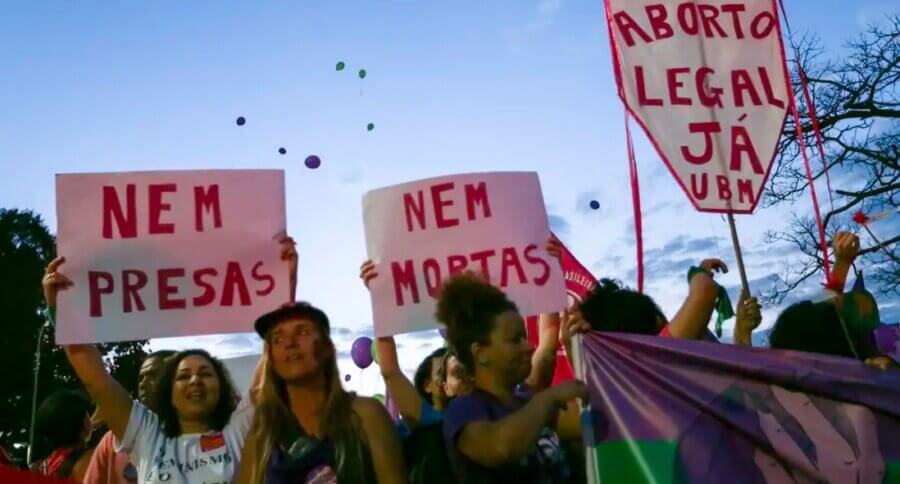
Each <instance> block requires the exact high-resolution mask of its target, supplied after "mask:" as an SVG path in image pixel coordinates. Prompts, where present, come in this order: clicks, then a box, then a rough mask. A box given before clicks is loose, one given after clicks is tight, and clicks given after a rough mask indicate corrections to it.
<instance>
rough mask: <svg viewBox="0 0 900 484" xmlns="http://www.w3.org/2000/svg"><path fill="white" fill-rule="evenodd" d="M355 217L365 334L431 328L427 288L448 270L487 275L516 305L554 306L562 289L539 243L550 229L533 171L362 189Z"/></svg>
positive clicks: (533, 309) (431, 294) (523, 308)
mask: <svg viewBox="0 0 900 484" xmlns="http://www.w3.org/2000/svg"><path fill="white" fill-rule="evenodd" d="M363 218H364V223H365V230H366V246H367V249H368V255H369V258H370V259H372V260H373V261H375V263H376V264H377V267H378V273H379V277H377V278H375V279H374V280H373V281H372V283H371V285H370V290H371V295H372V307H373V311H374V323H375V335H376V336H387V335H393V334H397V333H405V332H411V331H418V330H423V329H429V328H436V327H437V325H436V322H435V318H434V312H435V298H436V297H437V296H438V291H439V290H440V287H441V284H442V283H443V281H444V280H446V279H447V278H448V277H449V276H450V275H452V274H453V273H456V272H460V271H464V270H473V271H477V272H480V273H482V274H484V275H486V276H487V278H488V280H489V281H490V282H491V283H492V284H494V285H495V286H497V287H499V288H501V289H502V290H503V291H505V292H506V294H507V295H508V296H509V297H510V298H511V299H512V300H513V301H514V302H515V303H516V304H517V305H518V308H519V311H520V313H521V314H539V313H543V312H552V311H558V310H561V309H563V308H564V307H565V303H566V292H565V286H564V283H563V274H562V271H561V269H560V266H559V263H558V262H557V261H556V260H555V259H553V257H551V256H550V255H549V254H548V253H547V251H546V248H545V247H546V244H547V240H548V239H549V237H550V229H549V226H548V222H547V212H546V209H545V208H544V199H543V196H542V195H541V185H540V181H539V180H538V177H537V174H536V173H477V174H467V175H454V176H445V177H439V178H431V179H427V180H421V181H416V182H411V183H404V184H401V185H395V186H391V187H386V188H380V189H377V190H373V191H370V192H368V193H366V195H365V196H364V197H363Z"/></svg>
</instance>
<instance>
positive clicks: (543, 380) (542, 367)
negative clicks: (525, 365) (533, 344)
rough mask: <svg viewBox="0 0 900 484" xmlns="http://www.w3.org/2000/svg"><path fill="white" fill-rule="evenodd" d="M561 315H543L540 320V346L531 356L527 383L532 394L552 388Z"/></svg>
mask: <svg viewBox="0 0 900 484" xmlns="http://www.w3.org/2000/svg"><path fill="white" fill-rule="evenodd" d="M559 326H560V322H559V314H541V315H540V317H539V319H538V331H539V332H538V345H537V348H535V350H534V354H532V355H531V373H530V374H529V375H528V379H526V380H525V383H526V384H527V385H528V388H529V389H530V390H531V391H532V392H538V391H541V390H544V389H546V388H549V387H550V384H551V383H553V373H554V372H555V371H556V352H557V350H558V349H559Z"/></svg>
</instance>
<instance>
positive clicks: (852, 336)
mask: <svg viewBox="0 0 900 484" xmlns="http://www.w3.org/2000/svg"><path fill="white" fill-rule="evenodd" d="M851 341H852V346H851ZM861 342H862V338H861V337H860V335H859V334H858V332H857V331H855V330H854V328H852V327H850V326H845V325H844V324H843V323H842V322H841V318H840V317H839V315H838V311H837V308H836V307H835V305H834V303H832V302H830V301H824V302H819V303H813V302H811V301H802V302H799V303H796V304H793V305H791V306H789V307H788V308H787V309H785V310H784V311H783V312H782V313H781V314H780V315H779V316H778V320H777V321H775V326H773V328H772V333H771V335H770V336H769V346H771V347H772V348H775V349H784V350H794V351H805V352H808V353H821V354H826V355H833V356H844V357H848V358H862V357H864V355H862V354H859V352H860V344H861ZM854 350H856V354H854Z"/></svg>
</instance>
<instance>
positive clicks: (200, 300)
mask: <svg viewBox="0 0 900 484" xmlns="http://www.w3.org/2000/svg"><path fill="white" fill-rule="evenodd" d="M218 275H219V271H217V270H215V269H213V268H211V267H209V268H206V269H200V270H197V271H194V284H196V285H197V286H200V287H202V288H203V294H201V295H199V296H197V297H195V298H194V306H196V307H203V306H209V305H210V304H212V302H213V301H215V300H216V288H215V287H213V285H212V284H210V283H208V282H206V281H204V280H203V277H204V276H212V277H215V276H218Z"/></svg>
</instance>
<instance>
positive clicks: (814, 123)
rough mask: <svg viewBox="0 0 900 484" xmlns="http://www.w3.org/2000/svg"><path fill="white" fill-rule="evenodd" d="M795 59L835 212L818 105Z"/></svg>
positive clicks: (830, 201)
mask: <svg viewBox="0 0 900 484" xmlns="http://www.w3.org/2000/svg"><path fill="white" fill-rule="evenodd" d="M782 9H783V7H782ZM794 59H795V60H796V61H797V72H798V74H799V75H800V85H801V86H802V87H803V100H804V101H805V102H806V110H807V113H808V114H809V119H810V121H812V128H813V133H815V135H816V147H817V148H818V149H819V158H820V159H821V160H822V172H823V173H825V186H826V187H827V188H828V202H829V203H830V204H831V211H832V212H833V211H834V197H832V196H831V177H830V176H829V175H828V159H827V158H826V157H825V143H824V142H823V141H822V130H821V129H819V118H818V116H816V105H815V103H814V102H813V99H812V96H811V95H810V93H809V82H808V81H807V79H806V72H803V66H801V65H800V55H799V54H798V53H796V52H795V53H794Z"/></svg>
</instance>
